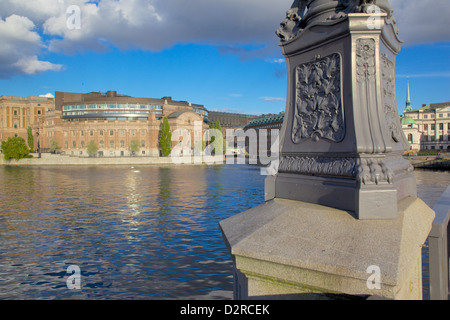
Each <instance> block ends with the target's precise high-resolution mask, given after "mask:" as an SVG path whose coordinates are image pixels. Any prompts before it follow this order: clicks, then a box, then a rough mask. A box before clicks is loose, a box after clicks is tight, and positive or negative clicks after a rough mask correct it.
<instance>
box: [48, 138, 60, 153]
mask: <svg viewBox="0 0 450 320" xmlns="http://www.w3.org/2000/svg"><path fill="white" fill-rule="evenodd" d="M59 149H61V147H60V146H59V145H58V142H56V141H55V140H51V141H50V152H52V153H55V152H56V151H58V150H59Z"/></svg>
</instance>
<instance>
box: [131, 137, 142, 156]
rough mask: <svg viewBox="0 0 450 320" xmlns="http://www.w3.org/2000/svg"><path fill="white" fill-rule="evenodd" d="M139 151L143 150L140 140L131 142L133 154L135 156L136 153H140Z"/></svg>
mask: <svg viewBox="0 0 450 320" xmlns="http://www.w3.org/2000/svg"><path fill="white" fill-rule="evenodd" d="M139 149H141V147H140V145H139V141H138V140H131V141H130V151H131V154H132V155H134V154H135V153H136V152H139Z"/></svg>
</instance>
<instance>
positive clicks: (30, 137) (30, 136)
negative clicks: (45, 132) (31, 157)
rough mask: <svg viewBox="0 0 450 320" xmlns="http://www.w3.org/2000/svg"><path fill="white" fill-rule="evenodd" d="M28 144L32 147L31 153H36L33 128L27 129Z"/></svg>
mask: <svg viewBox="0 0 450 320" xmlns="http://www.w3.org/2000/svg"><path fill="white" fill-rule="evenodd" d="M27 140H28V141H27V142H28V147H30V150H31V152H33V151H34V137H33V131H32V130H31V127H28V129H27Z"/></svg>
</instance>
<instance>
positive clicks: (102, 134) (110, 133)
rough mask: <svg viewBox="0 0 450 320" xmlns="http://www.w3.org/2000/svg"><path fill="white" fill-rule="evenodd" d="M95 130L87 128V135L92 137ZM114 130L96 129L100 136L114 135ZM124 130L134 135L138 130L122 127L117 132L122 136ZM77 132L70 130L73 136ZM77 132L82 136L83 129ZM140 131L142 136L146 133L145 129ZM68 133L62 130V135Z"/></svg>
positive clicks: (65, 135)
mask: <svg viewBox="0 0 450 320" xmlns="http://www.w3.org/2000/svg"><path fill="white" fill-rule="evenodd" d="M96 131H97V130H89V131H88V134H89V136H91V137H93V136H94V134H95V132H96ZM114 131H115V130H98V135H99V136H101V137H102V136H104V135H106V134H109V136H114ZM126 131H129V132H130V135H131V136H135V135H136V134H137V132H138V131H139V130H135V129H131V130H123V129H122V130H118V132H119V134H120V135H121V136H124V135H125V133H126ZM77 133H78V131H75V130H72V131H71V134H72V137H75V136H76V135H77ZM79 133H80V136H81V137H84V131H83V130H81V131H79ZM140 133H141V136H143V137H144V136H145V133H146V130H143V129H142V130H140ZM68 135H69V133H68V131H64V137H67V136H68Z"/></svg>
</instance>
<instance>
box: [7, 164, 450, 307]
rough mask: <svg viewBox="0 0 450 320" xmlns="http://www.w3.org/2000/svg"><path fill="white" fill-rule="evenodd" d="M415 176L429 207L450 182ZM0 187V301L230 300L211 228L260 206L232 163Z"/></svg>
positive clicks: (46, 176)
mask: <svg viewBox="0 0 450 320" xmlns="http://www.w3.org/2000/svg"><path fill="white" fill-rule="evenodd" d="M416 177H417V179H418V182H419V186H418V192H419V196H421V197H422V198H423V199H424V200H425V201H426V202H427V203H428V204H429V205H430V206H432V205H434V203H435V201H437V199H438V198H439V196H440V194H441V193H442V192H443V191H444V190H445V189H446V187H447V185H448V184H449V181H450V173H448V172H432V171H416ZM0 185H1V186H2V192H1V193H0V204H1V207H0V299H176V298H182V299H183V298H184V299H203V298H205V299H209V298H218V299H229V298H231V297H232V290H233V284H232V274H231V273H232V263H231V260H230V256H229V254H228V250H227V248H226V247H225V244H224V241H223V239H222V234H221V232H220V229H219V225H218V223H219V221H221V220H223V219H226V218H227V217H230V216H232V215H235V214H238V213H240V212H243V211H245V210H247V209H249V208H251V207H255V206H257V205H259V204H261V203H263V201H264V176H261V175H260V172H259V169H258V168H257V167H252V166H238V165H232V166H186V167H176V166H168V167H156V166H139V167H135V168H132V167H103V168H102V167H37V168H34V167H33V168H32V167H28V168H27V167H24V168H21V167H0ZM71 265H77V266H79V268H80V270H81V290H69V289H68V288H67V283H66V281H67V279H68V277H69V276H70V275H69V274H68V273H67V272H66V271H67V268H68V267H69V266H71Z"/></svg>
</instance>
